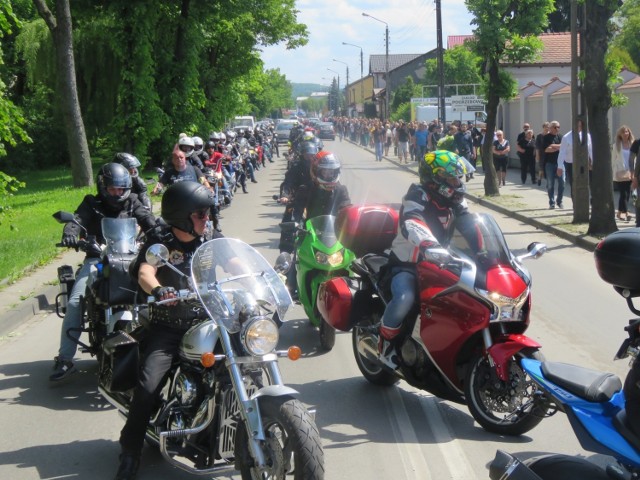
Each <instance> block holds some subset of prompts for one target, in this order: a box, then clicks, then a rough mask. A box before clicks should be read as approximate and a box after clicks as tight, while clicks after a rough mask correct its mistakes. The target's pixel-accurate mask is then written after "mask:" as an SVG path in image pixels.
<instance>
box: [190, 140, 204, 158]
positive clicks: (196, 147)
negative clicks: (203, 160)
mask: <svg viewBox="0 0 640 480" xmlns="http://www.w3.org/2000/svg"><path fill="white" fill-rule="evenodd" d="M191 140H193V153H195V154H196V155H200V154H201V153H202V150H203V148H204V142H203V141H202V139H201V138H200V137H191Z"/></svg>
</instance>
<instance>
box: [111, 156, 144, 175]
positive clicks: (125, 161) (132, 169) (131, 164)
mask: <svg viewBox="0 0 640 480" xmlns="http://www.w3.org/2000/svg"><path fill="white" fill-rule="evenodd" d="M113 162H114V163H119V164H120V165H122V166H123V167H124V168H126V169H127V170H128V171H129V174H130V175H131V176H132V177H137V176H138V167H139V166H140V165H141V164H140V160H138V158H137V157H136V156H135V155H131V154H130V153H126V152H119V153H116V154H115V157H114V158H113Z"/></svg>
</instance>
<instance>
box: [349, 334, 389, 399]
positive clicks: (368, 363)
mask: <svg viewBox="0 0 640 480" xmlns="http://www.w3.org/2000/svg"><path fill="white" fill-rule="evenodd" d="M370 336H371V337H372V334H371V333H370V332H367V331H363V328H362V327H359V326H355V327H354V328H353V333H352V337H351V339H352V346H353V356H354V357H355V359H356V364H357V365H358V369H360V373H362V376H363V377H364V378H366V379H367V380H368V381H370V382H371V383H373V384H374V385H381V386H384V387H388V386H391V385H395V384H396V383H398V381H399V378H398V377H397V376H396V375H395V374H393V373H392V372H390V371H389V370H387V369H385V368H384V367H383V366H382V364H381V363H380V362H377V361H372V360H369V359H368V358H365V357H364V356H363V355H362V354H361V353H360V351H359V350H358V344H359V343H360V342H361V341H365V337H370ZM372 339H373V337H372ZM375 343H376V344H377V339H376V340H375Z"/></svg>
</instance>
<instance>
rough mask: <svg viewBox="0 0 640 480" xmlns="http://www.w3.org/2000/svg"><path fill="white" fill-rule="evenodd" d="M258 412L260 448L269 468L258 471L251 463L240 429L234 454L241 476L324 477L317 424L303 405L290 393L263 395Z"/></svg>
mask: <svg viewBox="0 0 640 480" xmlns="http://www.w3.org/2000/svg"><path fill="white" fill-rule="evenodd" d="M260 416H261V417H262V425H263V427H264V432H265V436H266V439H265V442H264V443H263V446H262V451H263V453H264V455H265V458H266V463H267V465H268V471H267V472H265V473H264V474H262V473H260V472H259V471H258V469H257V468H255V467H253V465H252V462H251V461H250V460H249V459H251V455H250V453H249V445H248V444H247V440H246V439H247V436H246V435H247V434H246V431H245V430H244V428H242V430H243V431H242V432H238V433H239V441H238V443H237V445H236V456H238V457H239V458H240V459H242V460H241V462H240V465H239V466H238V468H239V470H240V474H241V476H242V480H285V478H287V476H288V475H293V479H294V480H322V479H324V452H323V450H322V444H321V442H320V433H319V432H318V427H317V426H316V424H315V422H314V421H313V419H312V417H311V415H310V414H309V412H308V411H307V409H306V408H304V406H303V405H302V403H300V402H299V401H298V400H296V399H292V398H289V397H262V398H261V399H260Z"/></svg>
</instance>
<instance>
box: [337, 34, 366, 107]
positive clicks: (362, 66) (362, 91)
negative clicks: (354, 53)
mask: <svg viewBox="0 0 640 480" xmlns="http://www.w3.org/2000/svg"><path fill="white" fill-rule="evenodd" d="M342 44H343V45H349V46H350V47H356V48H359V49H360V100H361V101H362V111H363V113H364V55H363V54H362V47H361V46H359V45H354V44H353V43H347V42H342Z"/></svg>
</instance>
